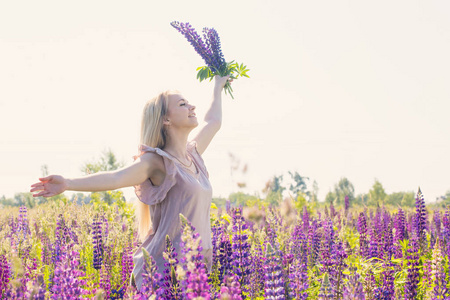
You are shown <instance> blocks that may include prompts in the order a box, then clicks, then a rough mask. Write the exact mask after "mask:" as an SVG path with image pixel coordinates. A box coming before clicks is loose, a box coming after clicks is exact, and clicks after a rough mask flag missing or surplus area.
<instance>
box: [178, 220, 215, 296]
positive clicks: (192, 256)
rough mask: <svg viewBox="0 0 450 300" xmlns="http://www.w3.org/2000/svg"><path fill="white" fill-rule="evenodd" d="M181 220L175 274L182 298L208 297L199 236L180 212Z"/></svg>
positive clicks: (208, 292) (206, 278)
mask: <svg viewBox="0 0 450 300" xmlns="http://www.w3.org/2000/svg"><path fill="white" fill-rule="evenodd" d="M180 220H181V230H182V233H181V242H180V248H181V255H182V258H181V261H180V263H181V264H179V265H178V266H177V270H176V273H177V276H178V278H179V279H180V286H181V288H182V290H183V298H187V299H192V298H195V297H204V299H210V286H209V285H208V277H207V276H206V266H205V263H204V262H203V255H202V254H201V251H202V250H203V248H202V246H201V242H202V241H201V238H200V235H199V234H198V232H196V231H195V228H194V226H192V224H191V222H189V220H188V219H186V217H185V216H183V215H182V214H180Z"/></svg>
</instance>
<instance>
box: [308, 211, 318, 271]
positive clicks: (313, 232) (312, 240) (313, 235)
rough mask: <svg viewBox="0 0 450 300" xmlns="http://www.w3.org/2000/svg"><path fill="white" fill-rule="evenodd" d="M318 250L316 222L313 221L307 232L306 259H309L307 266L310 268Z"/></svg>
mask: <svg viewBox="0 0 450 300" xmlns="http://www.w3.org/2000/svg"><path fill="white" fill-rule="evenodd" d="M319 249H320V237H319V235H318V233H317V221H316V220H313V222H312V223H311V226H309V231H308V257H309V262H308V263H309V264H310V265H311V266H312V265H313V264H314V263H315V262H316V260H317V258H318V256H319Z"/></svg>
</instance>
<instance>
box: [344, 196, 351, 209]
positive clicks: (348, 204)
mask: <svg viewBox="0 0 450 300" xmlns="http://www.w3.org/2000/svg"><path fill="white" fill-rule="evenodd" d="M344 206H345V211H348V209H349V208H350V197H349V196H348V195H346V196H345V199H344Z"/></svg>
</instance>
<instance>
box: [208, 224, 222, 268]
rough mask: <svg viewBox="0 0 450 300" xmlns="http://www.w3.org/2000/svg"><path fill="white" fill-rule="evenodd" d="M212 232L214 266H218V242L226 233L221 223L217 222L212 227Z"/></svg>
mask: <svg viewBox="0 0 450 300" xmlns="http://www.w3.org/2000/svg"><path fill="white" fill-rule="evenodd" d="M211 232H212V238H211V243H212V245H213V251H212V254H213V255H212V264H213V265H216V264H217V259H218V258H217V252H218V249H219V245H218V241H219V239H220V237H221V236H222V233H223V232H224V228H223V226H222V225H221V224H220V222H219V221H215V222H214V224H213V225H212V226H211Z"/></svg>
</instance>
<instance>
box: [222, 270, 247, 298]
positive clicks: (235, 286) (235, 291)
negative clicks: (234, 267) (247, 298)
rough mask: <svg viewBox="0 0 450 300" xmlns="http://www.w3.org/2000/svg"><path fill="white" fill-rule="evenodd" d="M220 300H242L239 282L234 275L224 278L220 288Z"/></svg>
mask: <svg viewBox="0 0 450 300" xmlns="http://www.w3.org/2000/svg"><path fill="white" fill-rule="evenodd" d="M219 299H220V300H242V297H241V287H240V285H239V280H238V278H237V277H236V276H234V275H229V276H225V278H224V280H223V285H222V287H221V288H220V296H219Z"/></svg>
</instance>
